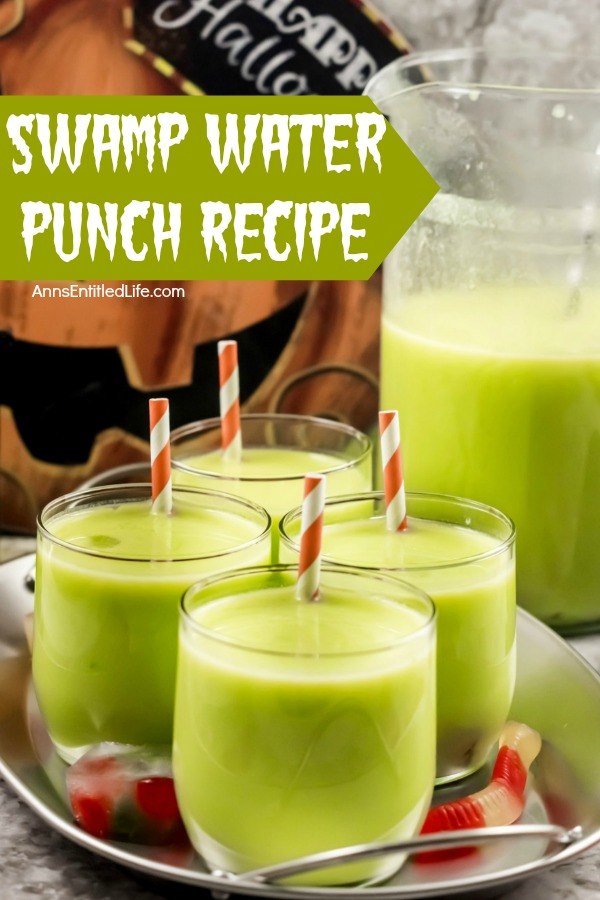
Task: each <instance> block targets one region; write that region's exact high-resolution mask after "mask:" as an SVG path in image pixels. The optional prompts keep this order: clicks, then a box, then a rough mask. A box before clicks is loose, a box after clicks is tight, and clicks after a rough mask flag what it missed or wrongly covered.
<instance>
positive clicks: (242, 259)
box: [0, 97, 437, 280]
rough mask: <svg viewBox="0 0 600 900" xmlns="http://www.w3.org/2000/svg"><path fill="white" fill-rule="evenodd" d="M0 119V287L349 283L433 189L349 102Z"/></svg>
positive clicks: (8, 114) (111, 103)
mask: <svg viewBox="0 0 600 900" xmlns="http://www.w3.org/2000/svg"><path fill="white" fill-rule="evenodd" d="M0 111H1V115H2V121H1V125H0V190H1V193H2V200H3V204H2V217H1V218H0V229H1V237H2V242H3V248H4V250H3V253H2V254H1V255H0V278H2V279H32V278H34V279H44V280H49V279H109V278H110V279H140V278H142V279H186V280H187V279H265V278H267V279H291V280H294V279H301V280H306V279H329V280H333V279H347V278H357V279H365V278H368V277H369V276H370V275H371V274H372V273H373V272H374V271H375V269H376V268H377V266H378V265H379V264H380V263H381V261H382V260H383V258H384V257H385V256H386V254H387V253H388V252H389V251H390V250H391V248H392V247H393V246H394V244H395V243H396V242H397V241H398V240H399V238H400V237H401V236H402V235H403V234H404V232H405V231H406V230H407V228H409V226H410V225H411V224H412V222H413V221H414V220H415V219H416V217H417V216H418V215H419V213H420V212H421V211H422V210H423V209H424V207H425V206H426V205H427V203H428V202H429V201H430V200H431V198H432V197H433V196H434V194H435V193H436V191H437V185H436V183H435V182H434V180H433V179H432V178H431V176H430V175H429V174H428V173H427V172H426V170H425V169H424V168H423V166H422V165H421V164H420V162H419V161H418V160H417V158H416V157H415V156H414V155H413V153H412V152H411V151H410V150H409V149H408V147H407V146H406V144H405V143H404V142H403V141H402V140H401V139H400V137H399V136H398V135H397V134H396V132H395V131H394V130H393V128H392V127H391V126H390V125H389V124H388V123H387V122H386V120H385V118H384V117H383V116H382V115H381V114H380V113H379V112H378V111H377V109H376V107H375V106H374V105H373V104H372V102H371V101H370V100H368V99H367V98H364V97H294V98H289V97H288V98H279V97H179V98H167V97H3V98H2V102H1V103H0Z"/></svg>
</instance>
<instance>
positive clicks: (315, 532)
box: [296, 474, 326, 601]
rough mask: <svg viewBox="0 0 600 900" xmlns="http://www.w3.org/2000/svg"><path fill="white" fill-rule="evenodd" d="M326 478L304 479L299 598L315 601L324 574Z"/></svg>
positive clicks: (297, 588)
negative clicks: (323, 543) (322, 567)
mask: <svg viewBox="0 0 600 900" xmlns="http://www.w3.org/2000/svg"><path fill="white" fill-rule="evenodd" d="M325 482H326V478H325V476H324V475H312V474H311V475H307V476H306V477H305V479H304V500H303V503H302V524H301V527H300V560H299V563H298V582H297V584H296V598H297V599H298V600H308V601H314V600H318V599H319V579H320V575H321V540H322V537H323V511H324V509H325Z"/></svg>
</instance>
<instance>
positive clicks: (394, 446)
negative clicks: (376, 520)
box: [379, 410, 408, 531]
mask: <svg viewBox="0 0 600 900" xmlns="http://www.w3.org/2000/svg"><path fill="white" fill-rule="evenodd" d="M379 434H380V436H381V464H382V466H383V489H384V493H385V516H386V522H387V529H388V531H405V530H406V528H407V527H408V519H407V517H406V492H405V490H404V476H403V474H402V454H401V451H400V420H399V418H398V413H397V412H396V410H386V411H385V412H380V413H379Z"/></svg>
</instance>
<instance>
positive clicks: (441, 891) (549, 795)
mask: <svg viewBox="0 0 600 900" xmlns="http://www.w3.org/2000/svg"><path fill="white" fill-rule="evenodd" d="M32 564H33V556H32V555H28V556H24V557H21V558H19V559H16V560H12V561H11V562H8V563H4V564H3V565H0V774H1V775H2V776H3V777H4V778H5V780H6V781H7V782H8V783H9V784H10V785H11V786H12V788H13V789H14V790H15V791H16V793H17V794H18V795H19V796H20V797H21V798H22V799H23V800H24V801H25V802H26V803H27V804H28V805H29V806H30V807H31V808H32V809H33V810H34V811H35V812H36V813H37V814H38V815H39V816H40V817H41V818H42V819H43V820H44V821H45V822H47V823H48V825H49V826H50V827H51V828H54V829H56V831H58V832H60V833H61V834H62V835H64V836H65V837H67V838H69V839H70V840H72V841H74V842H75V843H77V844H80V845H81V846H84V847H86V848H87V849H88V850H91V851H92V852H94V853H96V854H98V855H100V856H103V857H106V858H107V859H110V860H112V861H113V862H116V863H119V864H121V865H123V866H126V867H128V868H130V869H133V870H137V871H139V872H141V873H144V874H145V875H146V876H152V877H155V878H157V879H164V880H166V881H175V882H180V883H184V884H190V885H196V886H198V887H199V888H204V889H207V890H210V891H212V892H213V893H214V894H215V895H217V896H221V897H222V896H223V894H231V893H235V894H246V895H255V896H260V897H265V898H284V900H285V898H304V900H307V898H308V900H320V898H322V900H328V898H340V900H341V898H348V900H350V898H356V895H357V894H360V895H363V896H365V897H366V898H369V900H370V898H373V900H376V898H388V900H391V898H399V900H400V898H423V897H448V896H450V895H452V894H467V893H470V894H473V896H475V895H480V896H482V895H492V894H495V893H498V891H499V890H502V889H503V888H508V887H510V886H512V885H513V884H515V883H517V882H519V881H521V880H523V879H525V878H527V877H528V876H530V875H533V874H534V873H537V872H540V871H541V870H543V869H547V868H550V867H551V866H555V865H558V864H559V863H562V862H565V861H567V860H569V859H572V858H574V857H575V856H577V855H579V854H581V853H583V852H585V851H586V850H587V849H588V848H590V847H592V846H593V845H594V844H595V843H597V842H599V841H600V753H599V752H598V748H600V676H599V675H598V673H597V672H595V671H594V670H593V669H592V668H591V667H590V666H589V665H588V664H587V663H586V662H585V661H584V660H583V659H582V657H581V656H579V654H578V653H576V652H575V651H574V650H573V649H572V648H571V647H570V646H569V645H568V644H567V643H566V642H565V641H563V640H562V639H561V638H559V637H558V636H557V635H556V634H554V632H552V631H550V630H549V629H548V628H546V627H545V626H544V625H542V624H541V623H540V622H538V621H537V620H536V619H534V618H533V617H531V616H529V615H528V614H527V613H525V612H522V611H520V612H519V616H518V671H517V687H516V692H515V699H514V703H513V708H512V712H511V716H512V718H514V719H516V720H519V721H523V722H527V723H528V724H529V725H531V726H532V727H534V728H536V729H538V730H539V731H540V733H541V734H542V736H543V738H544V744H543V748H542V752H541V754H540V756H539V757H538V759H537V760H536V762H535V764H534V768H533V772H532V778H531V779H530V784H529V787H528V800H527V806H526V809H525V812H524V814H523V817H522V820H521V821H522V822H523V823H524V824H525V825H529V826H546V825H548V824H549V823H554V824H556V825H558V826H562V828H564V829H567V830H570V829H573V828H574V827H575V826H580V828H581V831H580V832H576V833H575V834H574V835H572V836H571V842H570V843H568V844H566V845H561V844H559V843H557V842H553V841H552V840H549V838H548V836H546V837H544V836H543V835H541V834H537V835H531V834H530V835H526V834H524V833H521V834H515V835H514V836H511V837H509V838H504V839H502V840H495V841H493V842H489V843H487V844H484V845H482V847H481V849H480V851H479V852H478V853H477V854H475V855H473V856H471V857H466V858H463V859H460V860H454V861H452V862H444V863H436V864H433V865H417V864H412V863H411V862H410V861H409V862H408V863H406V864H405V866H404V867H403V868H402V870H401V871H400V872H399V873H398V874H397V875H396V876H395V877H394V878H393V879H392V880H391V881H388V882H386V883H385V884H383V885H378V886H370V887H363V888H352V889H351V888H308V887H302V888H300V887H290V886H287V885H286V884H285V883H284V882H279V883H272V882H268V883H267V882H264V881H261V880H258V879H253V878H248V877H246V876H244V877H240V878H237V879H235V880H232V879H231V878H229V877H227V876H225V875H219V874H215V873H211V872H209V871H208V870H207V869H206V868H205V867H204V865H203V863H202V860H201V859H200V858H199V857H197V856H195V855H193V854H191V853H190V854H185V853H182V852H181V851H171V850H170V849H169V848H161V849H157V848H151V847H142V846H138V845H134V844H125V843H116V842H113V841H102V840H97V839H95V838H92V837H90V836H89V835H87V834H85V833H84V832H83V831H81V830H80V829H79V828H78V827H77V826H76V825H74V824H73V821H72V818H71V815H70V812H69V809H68V806H67V804H66V799H65V787H64V776H65V766H64V764H63V763H62V762H61V761H60V760H59V759H58V757H57V756H56V754H55V753H54V751H53V749H52V747H51V745H50V742H49V739H48V736H47V733H46V730H45V728H44V725H43V722H42V720H41V718H40V715H39V712H38V710H37V706H36V703H35V697H34V695H33V691H32V689H31V679H30V657H29V651H28V647H27V641H26V638H25V632H24V628H23V622H24V617H25V616H26V615H27V614H28V613H29V612H31V610H32V605H33V597H32V594H31V591H29V590H28V589H27V588H26V586H25V579H26V576H27V573H28V572H29V570H30V569H31V566H32ZM485 778H486V773H480V774H479V776H478V777H476V778H475V779H471V780H470V781H469V782H463V783H461V784H460V786H458V787H456V786H455V787H453V788H447V789H444V790H443V791H441V792H436V802H440V801H441V800H443V799H447V798H448V797H450V796H457V795H460V794H463V793H469V792H470V791H472V790H474V789H477V788H478V787H479V786H480V785H481V783H482V782H484V781H485ZM257 815H260V810H257ZM533 830H535V828H534V829H533ZM542 830H543V828H542Z"/></svg>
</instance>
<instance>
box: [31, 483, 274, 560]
mask: <svg viewBox="0 0 600 900" xmlns="http://www.w3.org/2000/svg"><path fill="white" fill-rule="evenodd" d="M140 488H143V489H144V497H143V498H142V497H141V490H140ZM113 491H116V492H117V493H118V492H121V493H123V494H124V493H133V494H137V495H138V496H137V497H136V499H145V500H147V499H150V498H151V496H152V485H151V484H150V483H149V482H141V481H140V482H133V483H129V484H102V485H98V486H97V487H91V488H86V489H85V490H81V491H71V492H69V493H68V494H62V495H61V496H60V497H55V498H54V500H51V501H50V502H49V503H47V504H46V505H45V506H44V508H43V509H42V510H41V512H40V513H39V515H38V516H37V518H36V525H37V529H38V533H39V534H41V535H42V536H43V537H44V538H46V539H47V540H49V541H51V542H52V543H53V544H56V545H58V546H60V547H63V548H64V549H65V550H69V551H70V552H72V553H81V554H83V555H84V556H91V557H94V558H95V559H107V560H111V561H113V562H132V563H149V562H151V563H156V564H162V563H185V562H199V561H200V560H208V559H219V558H220V557H227V556H230V555H231V554H232V553H237V552H238V551H243V550H247V549H249V548H250V547H253V546H255V545H257V544H259V543H260V542H261V541H262V540H264V539H265V538H267V537H269V536H270V534H271V527H272V524H273V520H272V519H271V516H270V514H269V513H268V511H267V510H266V509H265V508H264V507H263V506H260V505H259V504H258V503H254V502H253V501H252V500H246V499H245V498H244V497H236V496H235V494H227V493H225V491H211V490H203V489H202V488H194V487H187V486H182V487H179V486H178V485H174V486H173V493H174V494H175V493H177V494H192V495H194V496H197V497H198V496H199V497H202V496H206V497H216V498H217V499H218V500H224V501H225V502H226V503H229V504H233V505H237V506H243V507H245V508H246V509H250V510H252V512H253V513H256V514H257V515H258V516H259V517H260V519H261V520H263V521H264V522H265V527H264V528H263V529H262V531H261V532H260V533H259V534H258V535H256V536H255V537H253V538H251V539H250V540H247V541H244V542H243V543H240V544H236V545H235V546H233V547H231V548H229V549H226V550H220V551H219V552H218V553H200V554H194V555H193V556H170V557H158V558H156V557H153V556H150V555H148V556H116V555H115V554H114V553H108V552H106V551H103V550H92V549H89V548H87V547H77V546H75V544H72V543H70V542H69V541H66V540H64V539H63V538H60V537H58V536H57V535H55V534H53V533H52V532H51V531H50V530H49V528H48V527H47V526H48V521H47V520H48V516H52V515H53V514H55V513H56V509H57V508H58V507H59V506H61V504H63V503H65V502H66V501H72V500H79V499H85V498H91V499H93V498H94V497H97V496H101V495H102V494H107V493H109V492H113ZM98 505H102V504H98ZM84 508H85V507H84ZM68 511H69V510H68V509H66V510H65V513H68Z"/></svg>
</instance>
